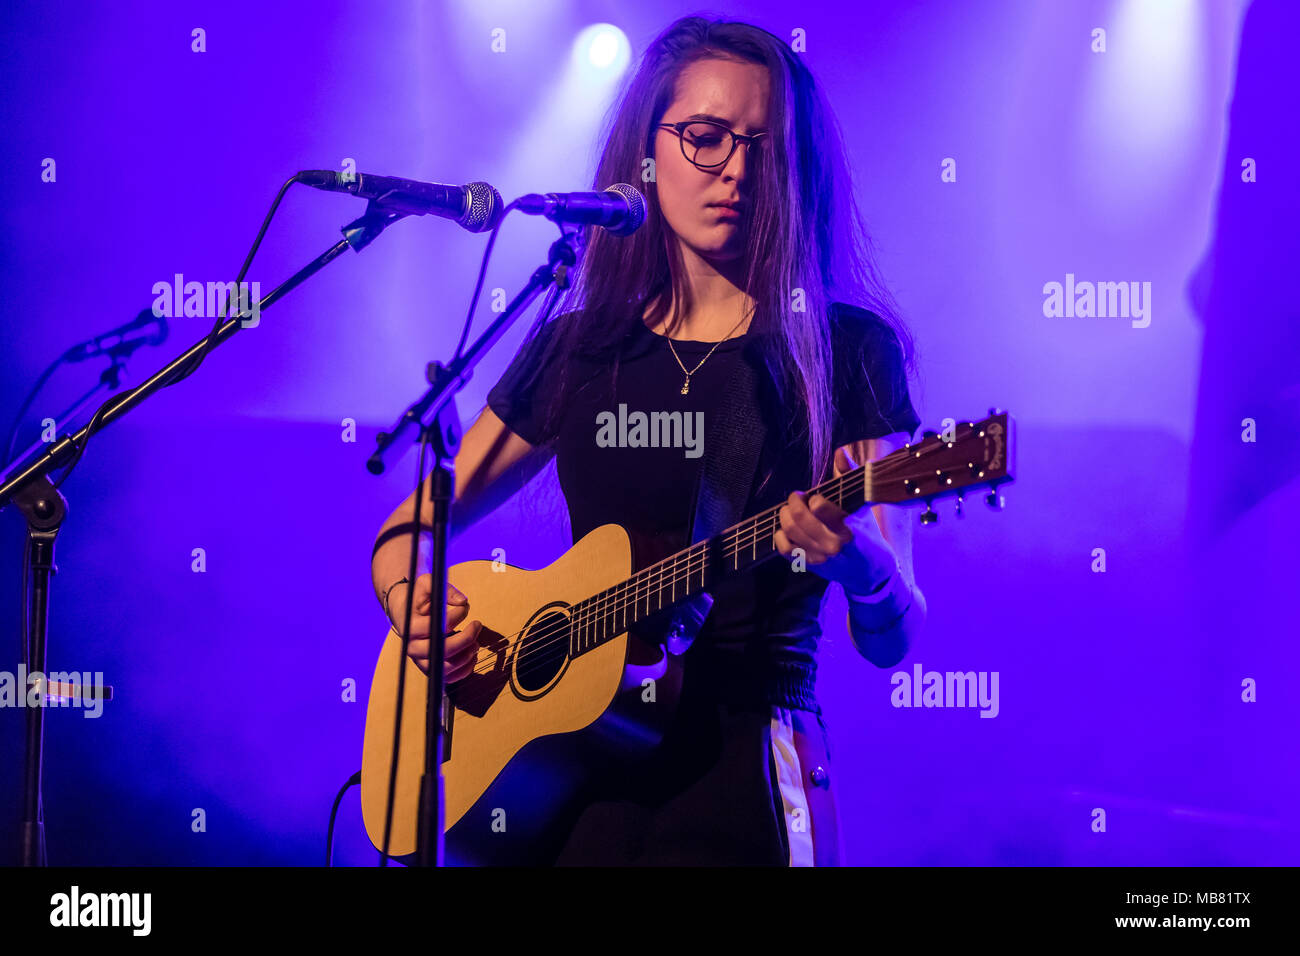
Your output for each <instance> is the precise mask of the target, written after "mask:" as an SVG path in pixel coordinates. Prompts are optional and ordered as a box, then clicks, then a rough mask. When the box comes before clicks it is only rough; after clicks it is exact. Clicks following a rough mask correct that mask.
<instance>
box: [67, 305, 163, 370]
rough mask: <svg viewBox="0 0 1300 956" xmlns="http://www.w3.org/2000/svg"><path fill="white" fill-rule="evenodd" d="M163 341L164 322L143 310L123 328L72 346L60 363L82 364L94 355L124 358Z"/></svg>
mask: <svg viewBox="0 0 1300 956" xmlns="http://www.w3.org/2000/svg"><path fill="white" fill-rule="evenodd" d="M150 326H152V328H150ZM166 338H167V320H166V319H164V318H163V317H162V316H160V315H154V314H153V309H143V310H142V311H141V312H140V314H139V315H137V316H136V317H135V318H134V319H132V320H131V321H130V322H128V323H126V325H119V326H118V327H117V328H115V329H113V330H112V331H109V332H105V333H104V334H103V335H97V336H95V337H94V338H93V339H87V340H86V341H85V342H82V343H81V344H80V345H74V346H73V347H72V348H70V349H68V350H67V351H66V352H64V353H63V360H64V361H65V362H81V361H84V360H86V359H90V358H94V357H95V356H97V355H111V356H113V357H114V358H125V357H126V356H128V355H130V354H131V353H132V352H134V351H135V350H136V349H138V348H139V347H140V346H142V345H161V344H162V343H163V342H164V341H165V340H166Z"/></svg>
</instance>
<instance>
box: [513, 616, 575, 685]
mask: <svg viewBox="0 0 1300 956" xmlns="http://www.w3.org/2000/svg"><path fill="white" fill-rule="evenodd" d="M568 660H569V618H568V616H567V615H564V614H561V613H559V612H558V611H551V612H548V613H545V614H542V615H541V616H539V617H538V618H536V619H535V620H534V621H533V622H532V623H531V624H530V625H529V626H528V631H527V633H525V634H524V636H523V638H522V639H521V641H520V644H519V651H518V656H517V657H516V662H515V684H516V685H517V686H518V688H519V689H520V690H521V691H523V692H524V693H526V694H527V693H535V692H537V691H539V690H541V689H542V688H543V687H545V686H546V685H547V684H549V683H550V682H551V681H553V680H554V679H555V675H557V674H558V673H560V671H562V670H563V669H564V665H565V664H566V663H568Z"/></svg>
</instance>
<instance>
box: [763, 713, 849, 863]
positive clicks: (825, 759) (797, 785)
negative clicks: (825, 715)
mask: <svg viewBox="0 0 1300 956" xmlns="http://www.w3.org/2000/svg"><path fill="white" fill-rule="evenodd" d="M800 716H801V718H803V719H801V720H800V723H802V724H804V725H805V726H806V727H807V725H808V723H809V721H812V722H816V721H817V718H816V716H815V715H807V717H806V718H804V715H800ZM815 726H816V732H817V733H818V734H819V735H820V734H821V726H820V724H815ZM807 732H811V729H809V730H808V731H807ZM807 732H805V733H801V732H800V731H799V730H798V729H797V728H796V726H795V718H794V716H793V715H792V714H791V712H790V711H789V710H787V709H786V708H784V707H773V708H772V718H771V747H772V761H773V763H774V764H775V765H776V783H777V788H778V790H779V791H780V794H781V809H782V814H781V816H782V819H783V821H784V824H785V832H786V837H787V842H788V843H789V845H790V859H789V865H790V866H816V865H817V862H818V861H820V862H821V864H822V865H823V866H825V865H827V864H830V865H836V864H838V862H839V858H840V852H839V832H838V831H839V827H838V821H837V820H835V819H834V815H835V809H834V804H833V802H832V798H831V796H830V793H829V792H826V791H823V792H821V793H816V791H815V790H814V788H812V787H811V786H810V778H809V774H810V773H811V772H812V770H813V767H814V765H816V766H821V768H822V771H823V772H824V773H826V774H827V775H829V771H830V767H829V758H830V754H829V753H828V752H827V749H826V746H825V741H824V738H822V739H819V740H817V741H812V740H809V739H807ZM814 811H815V812H814ZM814 839H816V840H817V843H816V846H815V848H814V842H813V841H814Z"/></svg>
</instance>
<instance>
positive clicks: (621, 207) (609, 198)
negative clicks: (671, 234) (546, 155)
mask: <svg viewBox="0 0 1300 956" xmlns="http://www.w3.org/2000/svg"><path fill="white" fill-rule="evenodd" d="M516 202H517V204H518V208H519V211H520V212H526V213H528V214H529V215H530V216H545V217H546V218H547V219H549V220H551V221H552V222H568V223H573V224H575V225H582V226H588V225H590V226H603V227H605V228H606V229H608V230H609V231H610V232H612V233H613V234H614V235H616V236H630V235H632V233H634V232H636V231H637V230H638V229H640V228H641V224H642V223H643V222H645V197H644V196H642V195H641V193H639V192H638V191H637V190H636V189H635V187H632V186H629V185H628V184H627V183H615V184H614V185H613V186H610V187H609V188H607V189H606V190H604V191H603V192H598V193H546V194H545V195H538V194H537V193H530V194H529V195H527V196H521V197H520V198H519V199H518V200H516Z"/></svg>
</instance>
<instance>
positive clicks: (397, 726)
mask: <svg viewBox="0 0 1300 956" xmlns="http://www.w3.org/2000/svg"><path fill="white" fill-rule="evenodd" d="M515 208H516V203H514V202H512V203H510V204H509V205H508V206H506V208H505V209H504V210H502V212H501V218H500V219H498V220H497V222H496V225H495V226H493V227H492V234H491V235H490V236H488V241H487V245H486V246H485V247H484V249H483V258H482V259H481V260H480V261H479V268H478V280H477V281H476V282H475V285H474V294H473V295H472V296H471V297H470V303H469V312H468V313H467V314H466V316H465V325H464V326H463V327H462V328H461V332H460V341H459V342H458V343H456V352H455V355H454V356H453V358H452V364H455V362H456V360H457V359H459V358H460V357H461V350H462V349H464V347H465V340H466V339H467V338H468V337H469V330H470V326H471V324H472V323H473V321H474V310H475V309H476V308H477V307H478V300H479V296H480V295H481V294H482V292H483V280H484V278H485V277H486V276H487V267H488V262H489V260H490V259H491V258H492V247H493V246H495V245H496V241H497V236H498V235H499V234H500V232H501V226H502V224H503V223H504V222H505V221H506V216H508V215H510V212H511V210H513V209H515ZM428 444H429V442H428V435H427V434H422V436H421V440H420V454H419V456H418V457H417V462H416V469H415V516H414V524H415V530H413V531H412V532H411V552H410V559H409V561H408V562H407V564H408V568H407V574H406V576H407V579H408V580H409V581H410V584H409V585H408V586H407V588H406V610H405V612H404V613H403V627H402V632H401V635H400V636H401V638H402V652H401V655H400V656H399V657H398V665H397V700H396V707H397V710H396V717H395V718H394V721H393V724H394V726H393V751H392V754H391V755H390V759H389V763H388V795H387V798H386V799H385V801H384V839H383V844H382V846H381V847H380V849H379V865H380V866H387V865H388V860H389V853H388V848H389V847H390V846H391V845H392V837H393V803H394V801H395V800H396V799H397V761H398V758H399V756H400V753H401V744H402V708H403V706H404V704H405V699H406V653H407V650H408V648H409V647H410V645H411V607H412V603H413V601H414V599H415V580H416V577H417V575H416V565H417V564H418V563H419V554H420V534H421V532H422V529H421V527H420V504H421V502H422V501H423V499H424V495H423V494H422V490H423V488H424V456H425V453H426V452H427V450H428ZM452 496H453V497H454V496H455V489H454V488H453V489H452ZM436 598H437V595H431V596H430V602H432V601H433V600H434V599H436ZM446 599H447V596H446V595H445V594H444V595H442V600H443V601H444V602H445V601H446ZM385 613H387V610H386V609H385ZM429 637H430V638H432V637H433V635H432V634H430V635H429Z"/></svg>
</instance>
